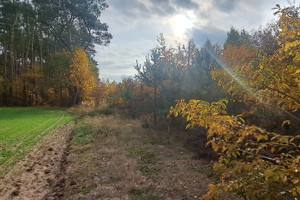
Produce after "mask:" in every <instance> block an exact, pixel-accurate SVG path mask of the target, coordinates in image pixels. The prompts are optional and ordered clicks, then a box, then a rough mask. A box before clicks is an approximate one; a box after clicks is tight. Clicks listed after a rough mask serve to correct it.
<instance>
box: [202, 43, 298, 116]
mask: <svg viewBox="0 0 300 200" xmlns="http://www.w3.org/2000/svg"><path fill="white" fill-rule="evenodd" d="M204 49H205V50H206V51H207V52H208V53H209V54H210V56H211V57H212V58H213V59H214V60H215V61H216V62H217V63H218V64H219V65H220V66H221V67H222V68H223V69H224V70H225V71H226V72H227V73H228V74H229V75H230V76H231V77H232V78H233V79H234V80H235V81H236V82H237V83H238V84H239V85H240V86H241V87H242V88H244V89H245V90H246V91H247V92H248V93H249V94H250V95H251V96H252V97H254V98H255V99H256V100H257V101H258V102H260V103H262V104H264V105H266V106H270V107H272V108H276V109H277V110H280V111H282V112H284V113H286V114H288V115H289V116H290V117H292V118H294V119H295V120H297V121H299V122H300V119H299V118H298V117H297V116H295V115H293V114H292V113H290V112H288V111H286V110H283V109H281V108H279V107H277V106H275V105H272V104H270V103H268V102H265V101H263V100H262V99H261V98H260V97H259V96H258V95H256V94H255V91H254V89H252V88H249V87H248V86H247V85H245V84H244V83H243V81H242V80H240V79H239V78H238V77H237V76H236V75H235V74H234V73H233V72H232V71H231V70H230V69H229V68H228V67H227V66H226V65H225V64H224V63H223V62H222V61H221V60H220V59H219V58H218V57H217V56H216V55H215V54H214V53H213V52H212V51H211V50H210V49H208V48H207V47H204Z"/></svg>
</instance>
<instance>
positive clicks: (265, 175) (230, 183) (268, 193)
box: [170, 100, 300, 200]
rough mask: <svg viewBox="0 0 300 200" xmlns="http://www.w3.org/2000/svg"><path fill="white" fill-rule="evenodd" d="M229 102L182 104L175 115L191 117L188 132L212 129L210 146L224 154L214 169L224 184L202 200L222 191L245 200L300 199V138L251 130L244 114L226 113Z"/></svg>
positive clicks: (182, 101) (214, 187)
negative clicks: (236, 194)
mask: <svg viewBox="0 0 300 200" xmlns="http://www.w3.org/2000/svg"><path fill="white" fill-rule="evenodd" d="M225 104H226V100H221V101H219V102H214V103H208V102H205V101H201V100H191V101H189V102H188V103H185V101H184V100H180V101H178V102H177V104H176V106H175V107H171V111H170V114H172V115H174V116H175V117H177V116H182V117H183V118H186V120H187V122H188V125H187V128H193V127H196V126H201V127H207V128H209V129H208V133H207V138H208V142H207V145H210V146H211V147H212V148H213V149H214V151H215V152H217V153H218V154H219V155H220V157H219V162H218V163H216V164H215V166H214V169H215V170H217V171H220V172H222V176H221V178H220V183H218V184H217V185H216V186H213V185H210V192H209V193H208V194H207V195H205V196H203V199H206V200H213V199H217V196H218V195H219V194H220V193H222V192H226V193H227V192H228V193H231V192H233V193H238V194H239V195H241V196H243V197H244V198H246V199H257V198H260V199H270V200H271V199H282V200H283V199H287V197H290V196H294V197H299V195H300V193H299V181H300V173H299V172H300V167H299V166H300V165H299V164H300V136H295V137H293V136H282V135H279V134H276V133H272V132H268V131H266V130H264V129H262V128H260V127H257V126H247V125H246V124H245V123H244V120H243V119H242V118H241V116H239V115H237V116H228V115H226V105H225Z"/></svg>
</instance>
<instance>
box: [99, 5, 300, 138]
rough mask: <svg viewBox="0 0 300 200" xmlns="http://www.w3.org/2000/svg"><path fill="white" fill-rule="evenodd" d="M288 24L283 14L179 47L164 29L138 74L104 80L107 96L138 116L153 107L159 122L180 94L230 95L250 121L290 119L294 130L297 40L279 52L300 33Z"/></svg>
mask: <svg viewBox="0 0 300 200" xmlns="http://www.w3.org/2000/svg"><path fill="white" fill-rule="evenodd" d="M285 11H286V12H287V15H288V16H290V17H295V15H297V9H296V8H295V7H289V8H286V10H285ZM289 23H291V22H289ZM287 26H291V25H290V24H288V25H287V22H285V21H283V20H282V19H281V20H280V21H278V22H277V23H272V24H268V25H267V26H266V27H261V28H259V29H258V30H256V31H253V32H252V33H249V32H247V31H245V30H237V29H235V28H231V29H230V31H229V32H228V33H227V39H226V41H225V43H224V46H223V47H221V46H219V45H217V44H212V43H211V42H210V41H209V40H208V41H206V42H205V44H204V45H203V46H202V47H201V48H199V47H197V45H196V44H195V43H194V42H193V41H190V42H188V44H187V45H181V44H180V45H178V46H177V47H175V48H174V47H171V46H168V45H167V44H166V42H165V39H164V37H163V35H162V34H161V35H159V36H158V38H157V42H158V44H157V46H156V47H155V48H153V49H151V53H150V54H149V55H148V56H147V57H146V60H145V62H144V63H142V64H139V63H137V65H136V66H135V69H136V70H137V74H136V77H135V78H133V79H130V78H126V79H124V80H123V82H122V83H115V82H113V83H109V82H102V86H101V87H102V91H106V95H103V97H104V98H106V99H107V102H108V103H109V104H110V106H119V107H123V108H127V110H128V112H129V114H131V115H133V116H137V115H141V114H145V113H153V120H154V122H155V123H156V121H157V117H160V116H166V115H167V114H168V113H169V108H170V106H172V105H174V104H175V103H176V102H175V101H176V100H178V99H185V100H190V99H201V100H203V101H208V102H214V101H218V100H220V99H222V98H227V99H228V100H229V104H228V112H229V113H230V114H237V113H243V115H244V116H245V120H246V121H247V122H248V123H253V124H260V125H261V126H263V127H265V128H268V129H271V130H278V129H281V124H282V122H283V121H284V119H290V120H292V121H293V123H292V125H291V126H289V127H290V128H291V127H292V128H293V130H294V131H295V130H297V128H296V127H297V126H296V124H298V123H297V120H296V118H297V116H298V115H299V114H298V113H297V112H296V111H298V110H299V92H298V91H299V72H298V71H297V69H298V68H299V64H298V63H297V62H296V61H297V59H293V58H292V55H294V54H295V52H297V51H298V50H297V47H294V46H293V45H296V44H297V43H293V45H291V44H290V45H288V46H287V47H289V48H290V50H289V53H290V56H287V57H286V58H284V57H283V56H282V55H279V52H280V49H282V48H283V47H282V45H284V44H285V43H284V42H285V41H289V42H291V41H292V40H296V41H298V40H297V38H298V36H297V35H296V33H294V32H295V30H297V29H296V28H297V26H296V25H293V26H294V28H295V30H291V33H292V34H293V35H292V34H287V33H283V30H284V28H285V27H287ZM293 31H294V32H293ZM292 37H293V38H292ZM285 45H286V44H285ZM287 47H284V48H287ZM281 51H282V50H281ZM280 59H283V60H280ZM286 69H288V70H286ZM289 70H290V71H289ZM278 72H280V73H278ZM297 77H298V78H297ZM105 88H106V89H105ZM286 111H288V112H290V113H287V112H286ZM293 112H294V113H293ZM292 113H293V114H292ZM293 115H296V116H294V117H291V116H293ZM295 120H296V121H295ZM282 131H287V130H286V129H282ZM295 134H296V133H295Z"/></svg>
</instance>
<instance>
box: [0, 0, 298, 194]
mask: <svg viewBox="0 0 300 200" xmlns="http://www.w3.org/2000/svg"><path fill="white" fill-rule="evenodd" d="M82 8H84V9H82ZM105 8H107V4H106V3H105V1H104V0H97V1H88V0H85V1H72V2H71V1H62V0H33V1H9V0H8V1H1V5H0V9H1V12H0V13H1V16H0V30H1V32H0V46H1V54H0V66H1V68H0V83H1V85H0V104H1V105H4V106H12V105H24V106H30V105H45V104H48V105H58V106H72V105H76V104H81V103H82V102H90V103H91V104H94V105H95V106H99V105H103V104H106V106H108V107H109V108H111V109H118V110H122V111H123V112H124V113H126V114H127V115H129V116H131V117H141V116H149V118H150V119H151V120H152V121H153V122H154V127H156V126H157V123H159V121H160V120H165V117H166V116H168V117H169V118H173V120H174V117H177V116H182V117H183V118H185V120H186V125H187V126H186V128H194V127H205V128H206V129H207V130H208V143H207V145H208V146H211V147H212V148H213V150H214V151H215V152H216V153H217V154H218V155H219V162H217V164H216V165H215V170H217V171H219V172H221V173H222V175H221V176H220V182H219V183H218V184H216V185H209V187H210V192H209V193H208V194H207V195H206V196H204V197H203V198H204V199H217V196H218V195H219V194H221V193H223V192H225V193H226V192H230V193H236V194H237V195H239V196H241V197H243V198H244V199H299V198H300V185H299V183H300V167H299V166H300V156H299V155H300V132H299V130H300V113H299V110H300V15H299V9H300V8H299V7H296V6H293V5H291V6H289V7H286V8H281V7H280V6H279V5H276V8H275V9H274V12H275V15H276V16H277V17H278V20H277V21H276V23H272V24H269V25H267V26H266V27H261V28H259V29H258V30H256V31H253V32H251V33H249V32H247V31H245V30H237V29H235V28H231V29H230V30H229V31H228V33H227V39H226V41H225V44H224V45H223V46H220V45H217V44H212V43H211V42H210V41H209V40H208V41H207V42H206V43H205V44H204V45H203V46H202V47H199V46H198V45H196V44H195V43H194V42H193V40H191V41H190V42H189V43H188V44H184V45H183V44H180V45H178V46H176V47H172V46H169V45H168V44H167V43H166V41H165V39H164V36H163V34H160V35H159V36H158V37H157V46H156V47H154V48H153V49H151V53H150V54H149V55H147V56H146V59H145V61H144V63H137V64H136V66H134V67H135V69H136V70H137V74H136V77H135V78H124V79H123V81H122V82H121V83H117V82H110V81H104V80H101V81H100V80H99V78H98V75H99V74H98V69H97V67H96V63H95V61H94V60H93V58H92V57H93V54H94V53H95V52H94V45H95V44H100V45H107V44H109V42H110V39H111V38H112V36H111V34H109V33H108V26H107V25H106V24H105V23H102V22H101V21H100V15H101V11H102V10H103V9H105ZM45 16H47V17H45ZM196 99H199V100H196ZM176 100H177V102H176ZM170 107H171V112H170ZM169 113H171V114H169Z"/></svg>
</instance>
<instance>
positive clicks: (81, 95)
mask: <svg viewBox="0 0 300 200" xmlns="http://www.w3.org/2000/svg"><path fill="white" fill-rule="evenodd" d="M90 66H91V65H90V64H89V59H88V57H87V55H86V53H85V51H84V50H83V49H75V51H74V56H73V58H72V61H71V65H70V80H71V86H70V88H69V90H70V95H71V97H72V105H76V104H80V103H81V102H82V101H83V100H89V98H90V97H91V94H92V92H93V90H94V89H95V87H96V86H97V85H98V77H95V76H94V75H93V73H92V71H91V67H90Z"/></svg>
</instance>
